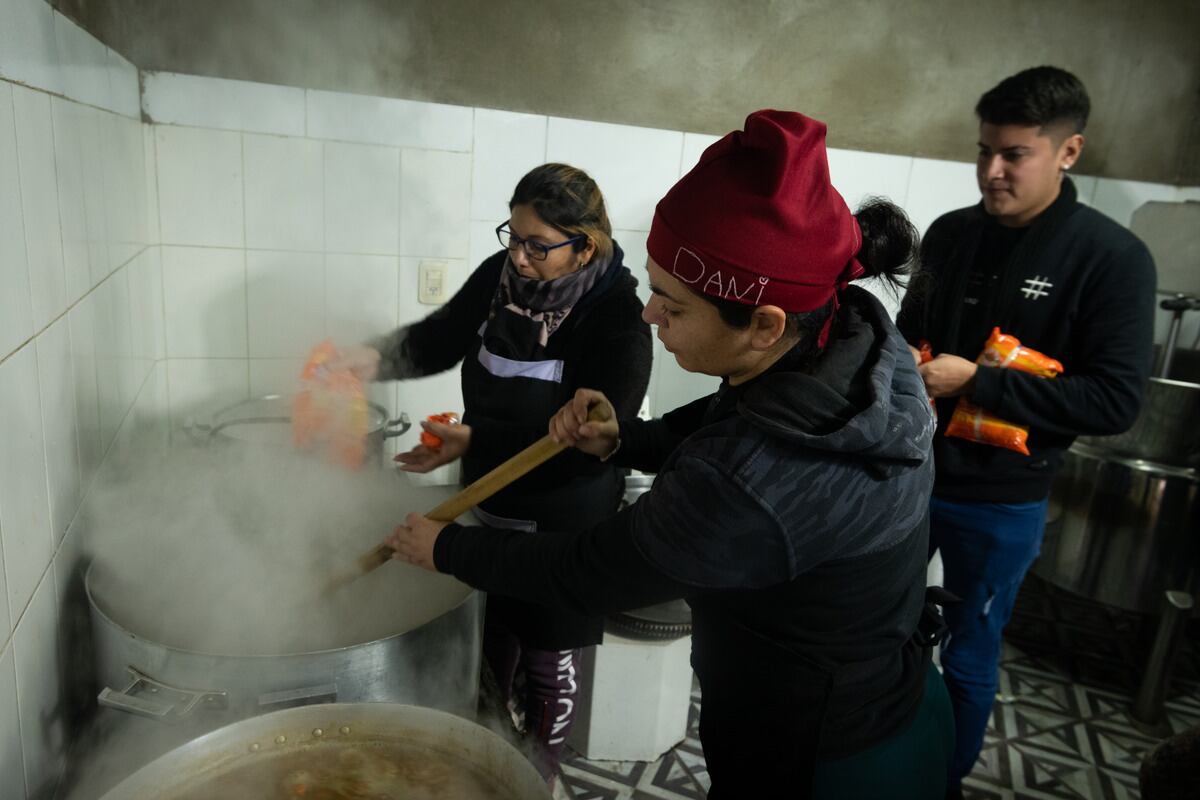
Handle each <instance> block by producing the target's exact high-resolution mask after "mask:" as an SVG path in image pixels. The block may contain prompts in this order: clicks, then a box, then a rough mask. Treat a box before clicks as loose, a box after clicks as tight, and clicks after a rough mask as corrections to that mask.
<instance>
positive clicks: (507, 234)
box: [496, 222, 586, 261]
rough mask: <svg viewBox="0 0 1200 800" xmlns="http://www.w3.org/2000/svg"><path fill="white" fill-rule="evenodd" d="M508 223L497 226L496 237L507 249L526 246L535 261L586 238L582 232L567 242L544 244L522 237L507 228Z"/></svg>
mask: <svg viewBox="0 0 1200 800" xmlns="http://www.w3.org/2000/svg"><path fill="white" fill-rule="evenodd" d="M506 225H508V223H507V222H501V223H500V224H499V225H497V226H496V238H497V239H499V240H500V244H502V245H504V247H505V249H507V250H516V249H517V248H518V247H524V248H525V255H527V256H529V257H530V258H532V259H533V260H534V261H545V260H546V257H547V256H549V255H550V251H551V250H557V249H558V248H560V247H566V246H567V245H569V244H574V243H575V242H578V241H579V240H580V239H584V238H586V237H585V236H583V235H582V234H581V235H579V236H572V237H571V238H570V239H567V240H566V241H565V242H559V243H558V244H542V243H541V242H531V241H530V240H528V239H522V238H521V237H520V236H517V235H516V234H515V233H513V232H512V231H510V230H509V229H508V228H506V227H505V226H506Z"/></svg>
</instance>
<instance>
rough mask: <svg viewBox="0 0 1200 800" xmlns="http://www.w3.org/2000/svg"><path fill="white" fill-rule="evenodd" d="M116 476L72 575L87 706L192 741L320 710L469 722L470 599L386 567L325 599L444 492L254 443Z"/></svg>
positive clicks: (473, 674)
mask: <svg viewBox="0 0 1200 800" xmlns="http://www.w3.org/2000/svg"><path fill="white" fill-rule="evenodd" d="M133 469H134V471H133V472H132V473H131V474H129V475H127V476H125V478H124V479H123V483H122V485H121V486H120V487H117V488H116V489H112V490H109V491H106V492H102V493H100V494H101V497H102V498H103V499H104V501H103V502H99V501H98V502H97V503H96V509H95V512H94V513H95V526H96V533H95V537H94V538H95V542H96V544H95V553H94V558H93V561H92V564H91V566H90V568H89V569H88V572H87V575H86V578H85V587H86V592H87V596H88V600H89V603H90V606H91V620H92V639H93V642H94V648H95V658H96V669H97V677H98V679H99V685H100V686H102V687H104V689H103V690H102V691H101V692H100V698H99V699H100V702H101V704H103V705H105V706H108V707H112V708H118V709H121V710H124V711H127V712H132V713H136V714H140V715H143V716H147V717H152V718H156V719H160V720H184V719H186V720H187V722H188V724H189V726H193V725H195V726H197V727H199V729H201V730H212V729H214V728H216V727H219V726H220V725H224V724H228V723H229V722H232V721H235V720H238V719H244V718H246V717H249V716H254V715H258V714H262V713H265V712H269V711H273V710H276V709H280V708H288V707H291V706H296V705H304V704H312V703H328V702H340V703H344V702H394V703H409V704H413V705H422V706H429V707H434V708H438V709H442V710H444V711H449V712H452V713H457V714H462V715H464V716H467V717H471V718H473V716H474V713H475V703H476V697H477V687H478V677H479V666H480V657H481V656H480V652H481V651H480V646H481V631H482V619H483V606H484V597H483V595H482V594H480V593H479V592H476V591H474V590H473V589H471V588H470V587H468V586H466V585H465V584H462V583H459V582H458V581H456V580H454V579H453V578H452V577H450V576H447V575H441V574H437V573H430V572H426V571H424V570H421V569H419V568H417V567H414V566H411V565H409V564H406V563H402V562H399V561H396V562H392V563H389V564H387V565H385V566H384V567H382V568H380V569H378V570H375V571H374V572H372V573H371V574H369V575H365V576H363V577H362V578H361V579H359V580H357V581H354V582H353V583H352V584H350V585H348V586H346V587H344V588H342V589H340V590H338V591H337V592H334V593H328V592H327V591H326V588H325V587H326V585H327V580H328V578H329V577H330V576H331V575H333V574H334V573H336V572H338V571H341V570H344V569H345V567H346V566H347V564H348V563H349V564H352V563H353V561H354V559H355V558H356V557H357V556H358V554H360V553H361V552H363V551H365V550H367V549H369V548H370V547H371V546H373V545H375V544H377V543H378V542H379V541H380V540H381V539H382V538H383V536H384V535H386V533H387V532H388V530H390V528H391V526H392V525H394V524H396V523H397V522H399V521H400V520H402V519H403V517H404V515H405V513H407V512H408V511H414V510H415V511H427V510H429V509H431V508H433V507H435V506H437V505H438V504H440V503H441V502H443V501H444V500H446V499H447V498H449V497H451V496H452V495H453V494H455V492H456V490H457V487H454V486H418V485H416V484H414V483H413V482H412V481H411V480H409V476H408V475H406V474H404V473H401V472H399V471H397V470H364V471H358V472H350V471H348V470H345V469H341V468H338V467H335V466H333V465H330V464H327V463H324V462H322V461H321V460H319V459H312V458H303V457H299V456H294V455H293V456H288V455H286V454H283V455H281V454H277V453H268V452H267V451H264V450H261V449H259V448H220V447H217V448H213V447H201V448H186V449H184V450H182V451H176V452H172V453H169V454H162V455H153V456H149V455H148V456H145V457H144V458H143V462H142V463H139V464H137V465H135V467H134V468H133ZM464 521H467V522H469V521H470V520H469V519H466V518H464ZM197 719H199V720H200V723H199V724H197V722H196V720H197Z"/></svg>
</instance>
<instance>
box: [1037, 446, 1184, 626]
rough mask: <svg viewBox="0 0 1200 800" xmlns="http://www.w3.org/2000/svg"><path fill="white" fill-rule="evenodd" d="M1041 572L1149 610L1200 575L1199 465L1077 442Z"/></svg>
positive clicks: (1073, 587)
mask: <svg viewBox="0 0 1200 800" xmlns="http://www.w3.org/2000/svg"><path fill="white" fill-rule="evenodd" d="M1034 571H1035V572H1036V573H1037V574H1039V575H1041V576H1042V577H1044V578H1046V579H1047V580H1049V581H1051V582H1052V583H1054V584H1055V585H1057V586H1060V587H1061V588H1063V589H1066V590H1068V591H1071V592H1075V593H1077V594H1080V595H1083V596H1085V597H1090V598H1092V599H1094V600H1098V601H1100V602H1103V603H1108V604H1110V605H1114V606H1118V607H1121V608H1127V609H1131V610H1134V611H1142V612H1145V613H1158V612H1159V611H1161V609H1162V597H1163V592H1164V591H1167V590H1184V591H1194V589H1195V588H1197V586H1198V584H1197V581H1198V575H1200V472H1198V471H1197V470H1194V469H1184V468H1179V467H1171V466H1166V465H1162V464H1154V463H1151V462H1147V461H1143V460H1139V459H1130V458H1122V457H1119V456H1115V455H1114V454H1112V453H1111V452H1108V451H1106V450H1101V449H1098V448H1094V447H1088V446H1087V445H1084V444H1080V443H1078V442H1077V443H1076V444H1075V445H1074V446H1072V447H1071V449H1070V450H1069V451H1068V452H1067V456H1066V459H1065V461H1064V463H1063V467H1062V469H1061V470H1060V471H1059V473H1058V475H1057V477H1056V478H1055V483H1054V487H1053V490H1052V492H1051V495H1050V508H1049V512H1048V517H1047V524H1046V537H1045V541H1044V542H1043V544H1042V553H1041V557H1040V558H1039V559H1038V560H1037V562H1036V563H1035V565H1034Z"/></svg>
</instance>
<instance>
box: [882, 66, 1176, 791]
mask: <svg viewBox="0 0 1200 800" xmlns="http://www.w3.org/2000/svg"><path fill="white" fill-rule="evenodd" d="M975 110H976V113H977V114H978V116H979V120H980V125H979V159H978V164H977V168H976V173H977V177H978V181H979V190H980V192H981V193H982V195H983V200H982V202H981V203H979V204H978V205H976V206H973V207H970V208H964V209H959V210H958V211H952V212H950V213H949V214H946V215H945V216H942V217H941V218H939V219H938V220H937V221H935V222H934V223H933V225H931V226H930V228H929V231H928V233H926V235H925V240H924V243H923V245H922V248H921V267H922V272H921V274H919V275H918V276H916V277H915V278H914V279H913V282H912V285H911V286H910V288H909V291H908V294H907V295H906V296H905V298H904V302H903V304H902V306H901V309H900V314H899V316H898V318H897V324H898V326H899V328H900V331H901V332H902V333H903V334H904V337H905V339H907V341H908V343H909V345H910V346H912V347H914V348H915V346H917V345H918V344H919V342H920V341H921V340H927V341H928V342H929V343H930V344H931V346H932V350H933V352H934V353H937V354H938V355H937V357H936V358H934V359H933V360H932V361H929V362H928V363H925V364H923V365H921V367H920V370H921V374H922V376H923V378H924V380H925V385H926V387H927V389H928V390H929V394H930V396H931V397H933V398H935V399H936V402H937V409H938V418H939V426H938V435H937V437H936V438H935V440H934V453H935V459H934V460H935V463H936V464H937V480H936V482H935V484H934V493H933V499H932V501H931V534H930V548H931V549H930V553H931V554H932V552H933V550H935V549H937V550H940V551H941V554H942V561H943V564H944V566H945V575H946V579H945V585H946V589H948V590H949V591H951V592H953V593H954V594H957V595H959V596H960V597H961V598H962V599H963V602H962V603H961V604H959V605H955V606H951V607H948V608H947V609H946V617H947V621H948V623H949V626H950V636H949V641H948V642H947V644H946V646H945V647H944V649H943V651H942V657H941V660H942V667H943V670H944V675H945V678H946V684H947V687H948V688H949V690H950V696H951V698H952V699H953V701H954V709H955V721H956V726H957V730H958V745H957V750H956V753H955V758H954V763H953V766H952V774H951V776H950V777H951V786H950V796H954V795H955V794H958V793H960V789H959V784H960V782H961V780H962V778H963V777H964V776H965V775H967V774H968V773H969V772H970V771H971V768H972V766H973V765H974V763H975V760H976V759H977V757H978V755H979V752H980V749H981V746H982V742H983V735H984V731H985V729H986V727H987V720H988V716H989V714H990V713H991V709H992V704H993V700H994V697H995V692H996V684H997V671H998V662H999V655H1000V639H1001V632H1002V631H1003V629H1004V626H1005V625H1006V624H1007V622H1008V619H1009V616H1010V615H1011V613H1012V607H1013V603H1014V602H1015V600H1016V594H1017V590H1018V588H1019V587H1020V585H1021V581H1022V580H1023V578H1024V576H1025V573H1026V572H1027V571H1028V569H1029V567H1030V566H1031V565H1032V563H1033V561H1034V559H1035V558H1036V557H1037V554H1038V550H1039V548H1040V547H1041V540H1042V531H1043V528H1044V526H1045V519H1046V507H1047V498H1048V495H1049V492H1050V483H1051V480H1052V478H1053V476H1054V472H1055V470H1056V469H1057V468H1058V466H1059V464H1060V463H1061V462H1062V459H1063V453H1064V451H1065V450H1066V449H1067V447H1069V446H1070V444H1071V442H1072V440H1073V439H1074V438H1075V436H1077V435H1079V434H1090V435H1105V434H1115V433H1119V432H1121V431H1124V430H1126V429H1128V428H1129V427H1130V426H1131V425H1132V424H1133V422H1134V420H1135V419H1136V417H1137V414H1138V410H1139V405H1140V402H1141V397H1142V391H1143V385H1144V383H1145V381H1146V378H1147V376H1148V374H1149V370H1150V363H1151V352H1152V351H1151V341H1152V337H1153V315H1154V286H1155V273H1154V264H1153V262H1152V261H1151V258H1150V254H1149V252H1148V251H1147V249H1146V247H1145V246H1144V245H1143V244H1142V243H1141V242H1140V241H1138V239H1137V238H1136V237H1135V236H1133V235H1132V234H1131V233H1129V232H1128V231H1127V230H1125V229H1124V228H1122V227H1121V226H1120V225H1118V224H1116V223H1115V222H1113V221H1112V220H1110V219H1108V218H1107V217H1105V216H1104V215H1102V214H1100V213H1099V212H1097V211H1095V210H1093V209H1091V208H1088V207H1087V206H1085V205H1082V204H1081V203H1080V202H1079V201H1078V199H1077V197H1076V191H1075V185H1074V184H1073V183H1072V182H1071V180H1070V179H1069V178H1067V176H1066V173H1067V170H1069V169H1070V168H1071V167H1072V166H1074V164H1075V162H1076V161H1077V160H1078V158H1079V156H1080V153H1081V152H1082V150H1083V144H1084V140H1083V129H1084V125H1085V124H1086V122H1087V116H1088V111H1089V100H1088V96H1087V93H1086V91H1085V90H1084V87H1083V85H1082V84H1081V83H1080V82H1079V80H1078V79H1077V78H1076V77H1075V76H1074V75H1071V74H1070V73H1068V72H1066V71H1064V70H1061V69H1057V68H1055V67H1037V68H1034V69H1029V70H1025V71H1024V72H1020V73H1018V74H1016V75H1013V76H1012V77H1010V78H1007V79H1005V80H1004V81H1002V82H1001V83H1000V84H998V85H997V86H996V87H995V88H993V89H991V90H990V91H988V92H987V93H986V94H984V95H983V97H982V98H981V99H980V100H979V104H978V105H977V106H976V109H975ZM993 327H999V328H1000V330H1001V331H1003V332H1004V333H1007V334H1011V335H1013V336H1016V337H1017V338H1018V339H1019V340H1020V341H1021V344H1022V345H1025V346H1027V347H1031V348H1033V349H1035V350H1038V351H1040V352H1042V353H1044V354H1045V355H1047V356H1050V357H1051V358H1054V359H1057V360H1058V361H1060V362H1062V365H1063V367H1064V370H1065V371H1064V372H1063V374H1062V375H1060V376H1058V377H1057V378H1054V379H1052V380H1048V379H1045V378H1040V377H1036V376H1034V375H1031V374H1028V373H1024V372H1019V371H1017V370H1012V369H1002V368H998V367H990V366H980V365H977V364H976V363H975V359H976V357H977V356H978V355H979V353H980V351H981V350H982V349H983V346H984V342H985V340H986V339H987V337H988V335H989V333H990V332H991V330H992V328H993ZM913 355H914V357H918V356H917V353H916V350H915V349H914V351H913ZM960 396H965V397H968V398H970V399H971V400H972V401H973V402H974V403H975V404H976V405H978V406H980V407H982V408H983V409H985V410H986V411H989V412H992V413H993V414H995V415H996V416H998V417H1000V418H1002V419H1004V420H1007V421H1009V422H1013V423H1017V424H1019V425H1024V426H1027V427H1028V428H1029V438H1028V442H1027V445H1028V448H1029V451H1030V454H1029V455H1023V454H1020V453H1018V452H1016V451H1012V450H1006V449H1001V448H998V447H992V446H989V445H985V444H978V443H975V442H973V441H968V440H965V439H961V438H951V437H947V436H945V435H944V431H945V429H946V425H947V424H948V422H949V420H950V418H951V415H952V413H953V410H954V405H955V403H956V402H957V401H958V398H959V397H960Z"/></svg>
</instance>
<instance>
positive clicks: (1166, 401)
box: [1078, 378, 1200, 467]
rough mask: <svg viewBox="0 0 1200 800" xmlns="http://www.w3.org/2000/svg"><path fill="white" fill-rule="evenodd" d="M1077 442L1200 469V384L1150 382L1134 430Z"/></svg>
mask: <svg viewBox="0 0 1200 800" xmlns="http://www.w3.org/2000/svg"><path fill="white" fill-rule="evenodd" d="M1078 441H1079V442H1080V444H1082V445H1084V446H1086V447H1092V448H1098V449H1102V450H1107V451H1109V452H1111V453H1113V454H1115V455H1117V456H1121V457H1125V458H1132V459H1141V460H1143V461H1152V462H1155V463H1158V464H1167V465H1170V466H1177V467H1197V466H1200V384H1197V383H1187V382H1185V381H1176V380H1166V379H1165V378H1151V379H1150V381H1149V383H1147V385H1146V397H1145V400H1144V402H1143V405H1142V410H1141V413H1140V414H1139V415H1138V418H1137V421H1136V422H1134V424H1133V427H1132V428H1130V429H1129V430H1128V431H1126V432H1125V433H1122V434H1119V435H1117V436H1081V437H1080V438H1079V440H1078Z"/></svg>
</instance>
